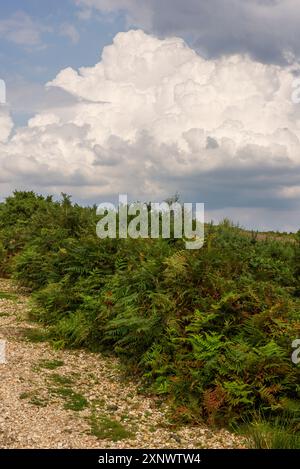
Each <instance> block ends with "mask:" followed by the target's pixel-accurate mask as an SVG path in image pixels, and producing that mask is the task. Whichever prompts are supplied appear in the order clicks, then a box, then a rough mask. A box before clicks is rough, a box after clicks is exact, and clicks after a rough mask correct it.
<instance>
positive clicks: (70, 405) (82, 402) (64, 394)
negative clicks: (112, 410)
mask: <svg viewBox="0 0 300 469" xmlns="http://www.w3.org/2000/svg"><path fill="white" fill-rule="evenodd" d="M50 392H52V393H53V394H56V395H58V396H60V397H61V398H62V399H64V400H65V404H64V408H65V409H68V410H74V411H76V412H79V411H80V410H83V409H85V408H86V407H88V406H89V403H88V400H87V399H86V398H85V397H84V396H83V395H82V394H80V393H78V392H75V391H73V389H71V388H69V387H60V388H52V389H50Z"/></svg>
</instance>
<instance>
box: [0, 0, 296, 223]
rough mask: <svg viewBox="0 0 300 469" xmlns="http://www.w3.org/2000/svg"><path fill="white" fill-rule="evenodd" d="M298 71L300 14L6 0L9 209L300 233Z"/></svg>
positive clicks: (202, 0) (164, 1) (2, 132)
mask: <svg viewBox="0 0 300 469" xmlns="http://www.w3.org/2000/svg"><path fill="white" fill-rule="evenodd" d="M299 57H300V8H299V0H185V1H184V2H183V1H182V0H10V2H5V1H4V0H1V1H0V79H2V80H4V81H5V84H6V104H0V165H1V173H0V198H1V199H3V198H4V197H6V196H7V195H9V194H10V193H11V192H12V191H13V190H15V189H18V190H35V191H36V192H38V193H42V194H55V195H59V194H60V193H61V192H67V193H68V194H71V195H72V196H73V200H75V201H78V202H80V203H84V204H90V203H96V204H97V203H102V202H110V201H115V200H117V198H118V194H119V193H126V194H128V196H129V198H130V199H132V200H137V199H138V200H152V201H163V200H164V199H165V198H167V197H169V196H171V195H172V194H175V193H179V194H180V196H181V200H182V201H183V202H195V203H196V202H203V203H205V207H206V217H207V219H214V220H215V221H220V220H222V219H223V218H225V217H227V218H230V219H231V220H233V221H234V222H236V223H240V224H241V225H242V226H244V227H246V228H251V229H263V230H269V229H273V230H280V231H295V230H298V229H299V228H300V221H299V220H300V216H299V215H300V201H299V196H300V80H299V78H297V77H298V76H299V69H300V67H299ZM0 98H1V96H0ZM0 103H1V99H0Z"/></svg>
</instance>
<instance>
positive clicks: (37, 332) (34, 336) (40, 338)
mask: <svg viewBox="0 0 300 469" xmlns="http://www.w3.org/2000/svg"><path fill="white" fill-rule="evenodd" d="M23 337H24V338H25V339H26V340H27V341H28V342H32V343H34V344H35V343H39V342H46V341H47V340H48V339H49V334H48V333H47V332H46V331H45V330H43V329H38V328H33V329H26V331H24V333H23Z"/></svg>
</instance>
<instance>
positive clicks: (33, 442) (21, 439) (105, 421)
mask: <svg viewBox="0 0 300 469" xmlns="http://www.w3.org/2000/svg"><path fill="white" fill-rule="evenodd" d="M28 301H29V298H28V296H26V294H25V293H24V292H22V291H21V290H18V289H17V288H16V287H14V285H13V284H12V282H11V281H9V280H2V279H1V280H0V340H5V341H6V363H5V364H1V363H0V377H1V382H0V448H157V449H158V448H241V447H243V441H242V439H241V438H238V437H237V436H235V435H232V434H231V433H229V432H227V431H225V430H221V431H212V430H211V429H209V428H208V427H205V426H196V427H195V426H184V427H180V428H174V426H172V425H170V423H169V421H168V417H167V411H168V409H167V408H166V407H164V405H162V404H161V403H160V401H159V400H157V399H154V398H148V397H145V396H143V395H141V394H139V393H138V389H137V384H136V383H134V382H128V380H126V379H124V376H123V375H122V373H121V371H120V367H119V363H118V360H116V359H112V358H107V357H103V356H101V355H99V354H93V353H89V352H86V351H82V350H80V351H66V350H63V351H61V350H58V351H57V350H54V349H53V348H51V346H50V345H49V344H47V343H46V342H33V340H34V339H36V334H35V333H36V330H37V325H35V324H32V323H31V322H29V321H28V320H27V312H28Z"/></svg>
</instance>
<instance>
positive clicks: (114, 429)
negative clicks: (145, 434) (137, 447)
mask: <svg viewBox="0 0 300 469" xmlns="http://www.w3.org/2000/svg"><path fill="white" fill-rule="evenodd" d="M90 424H91V434H92V435H94V436H96V437H97V438H98V439H99V440H111V441H114V442H116V441H120V440H125V439H132V438H133V437H134V434H133V433H132V432H131V431H129V430H127V429H126V428H125V427H124V426H123V425H122V424H121V423H120V422H118V421H116V420H112V419H110V418H108V417H107V416H105V415H101V416H99V415H97V414H96V413H92V415H91V417H90Z"/></svg>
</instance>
